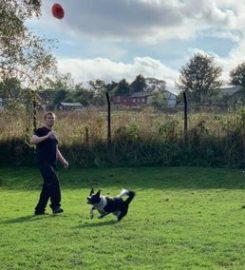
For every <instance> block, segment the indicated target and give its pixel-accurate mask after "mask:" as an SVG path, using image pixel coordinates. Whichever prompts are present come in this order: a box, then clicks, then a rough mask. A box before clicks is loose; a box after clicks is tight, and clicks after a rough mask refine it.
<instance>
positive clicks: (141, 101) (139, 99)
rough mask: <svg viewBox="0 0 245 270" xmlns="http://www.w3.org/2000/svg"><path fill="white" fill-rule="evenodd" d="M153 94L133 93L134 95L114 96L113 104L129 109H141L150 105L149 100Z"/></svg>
mask: <svg viewBox="0 0 245 270" xmlns="http://www.w3.org/2000/svg"><path fill="white" fill-rule="evenodd" d="M151 95H152V94H150V93H145V92H138V93H133V94H132V95H126V96H125V95H124V96H122V95H120V96H112V102H113V104H115V105H123V106H129V107H139V106H142V105H146V104H148V98H149V97H150V96H151Z"/></svg>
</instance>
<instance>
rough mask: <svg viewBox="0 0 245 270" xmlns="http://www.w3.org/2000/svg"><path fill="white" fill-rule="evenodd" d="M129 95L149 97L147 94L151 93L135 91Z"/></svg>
mask: <svg viewBox="0 0 245 270" xmlns="http://www.w3.org/2000/svg"><path fill="white" fill-rule="evenodd" d="M130 96H131V97H149V96H152V94H151V93H146V92H135V93H133V94H132V95H130Z"/></svg>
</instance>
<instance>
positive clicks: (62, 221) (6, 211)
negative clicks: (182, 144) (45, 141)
mask: <svg viewBox="0 0 245 270" xmlns="http://www.w3.org/2000/svg"><path fill="white" fill-rule="evenodd" d="M59 174H60V180H61V185H62V196H63V198H62V206H63V208H64V209H65V212H64V213H63V214H61V215H57V216H54V215H52V214H50V215H47V216H39V217H36V216H33V215H32V213H33V208H34V206H35V204H36V201H37V199H38V196H39V192H40V185H41V178H40V176H39V172H38V171H37V170H36V169H30V168H20V169H16V168H2V169H0V202H1V211H0V217H1V220H0V269H2V270H10V269H14V270H17V269H18V270H19V269H21V270H22V269H23V270H29V269H31V270H33V269H34V270H38V269H40V270H41V269H42V270H52V269H64V270H68V269H174V270H177V269H180V270H183V269H191V270H192V269H209V270H212V269H234V270H239V269H241V270H244V269H245V256H244V251H245V208H243V205H245V193H244V188H245V175H244V174H243V172H242V171H239V170H229V169H207V168H205V169H204V168H183V167H180V168H111V169H76V170H75V169H69V170H63V169H62V170H60V172H59ZM92 186H93V187H94V188H95V189H98V188H100V189H102V193H103V194H105V195H110V196H113V195H117V194H118V193H119V191H120V190H121V188H128V189H132V190H134V191H136V193H137V195H136V197H135V200H134V201H133V202H132V204H131V206H130V210H129V213H128V215H127V216H126V217H125V218H124V219H123V220H122V221H121V222H120V223H117V222H115V218H114V217H113V216H111V215H110V216H107V217H105V218H104V219H97V218H94V219H93V220H90V219H89V209H90V207H89V205H87V204H86V196H87V195H88V193H89V190H90V188H91V187H92ZM47 210H48V212H49V213H50V209H47Z"/></svg>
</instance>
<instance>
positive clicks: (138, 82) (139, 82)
mask: <svg viewBox="0 0 245 270" xmlns="http://www.w3.org/2000/svg"><path fill="white" fill-rule="evenodd" d="M130 87H131V89H132V91H133V92H142V91H144V88H145V87H146V82H145V78H144V77H143V76H142V75H138V76H137V77H136V78H135V80H134V81H133V82H132V83H131V84H130Z"/></svg>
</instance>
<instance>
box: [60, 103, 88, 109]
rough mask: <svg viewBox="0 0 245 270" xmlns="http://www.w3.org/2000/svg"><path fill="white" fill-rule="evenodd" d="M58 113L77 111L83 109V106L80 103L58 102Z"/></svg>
mask: <svg viewBox="0 0 245 270" xmlns="http://www.w3.org/2000/svg"><path fill="white" fill-rule="evenodd" d="M56 109H57V110H60V111H79V110H82V109H83V105H82V104H81V103H80V102H60V103H59V104H57V106H56Z"/></svg>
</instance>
